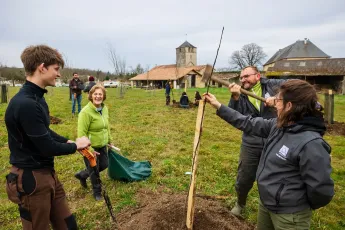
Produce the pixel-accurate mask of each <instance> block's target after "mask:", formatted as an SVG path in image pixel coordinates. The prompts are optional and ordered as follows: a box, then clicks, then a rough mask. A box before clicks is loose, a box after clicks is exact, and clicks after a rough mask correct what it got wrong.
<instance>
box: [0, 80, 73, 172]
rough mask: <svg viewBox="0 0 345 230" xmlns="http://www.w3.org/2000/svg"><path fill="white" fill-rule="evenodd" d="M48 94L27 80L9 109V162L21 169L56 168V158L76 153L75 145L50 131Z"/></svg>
mask: <svg viewBox="0 0 345 230" xmlns="http://www.w3.org/2000/svg"><path fill="white" fill-rule="evenodd" d="M46 92H47V90H45V89H42V88H40V87H39V86H37V85H35V84H33V83H32V82H29V81H27V82H25V84H24V85H23V87H22V88H21V90H20V91H19V92H18V93H17V94H16V95H15V96H14V97H13V98H12V99H11V101H10V103H9V105H8V107H7V110H6V114H5V122H6V128H7V131H8V145H9V148H10V152H11V154H10V163H11V164H12V165H14V166H16V167H18V168H25V169H40V168H54V156H59V155H67V154H71V153H74V152H75V151H76V150H77V146H76V144H74V143H72V144H69V143H66V142H67V139H66V138H65V137H62V136H60V135H58V134H57V133H55V132H54V131H53V130H51V129H50V128H49V124H50V118H49V109H48V105H47V103H46V101H45V99H44V97H43V95H44V93H46Z"/></svg>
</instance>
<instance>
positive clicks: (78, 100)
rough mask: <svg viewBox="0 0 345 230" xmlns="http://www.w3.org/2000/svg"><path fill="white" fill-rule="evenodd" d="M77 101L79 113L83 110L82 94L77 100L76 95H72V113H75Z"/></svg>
mask: <svg viewBox="0 0 345 230" xmlns="http://www.w3.org/2000/svg"><path fill="white" fill-rule="evenodd" d="M76 101H77V103H78V113H80V110H81V94H79V95H77V98H76V99H74V94H73V93H72V113H73V114H74V113H75V104H76Z"/></svg>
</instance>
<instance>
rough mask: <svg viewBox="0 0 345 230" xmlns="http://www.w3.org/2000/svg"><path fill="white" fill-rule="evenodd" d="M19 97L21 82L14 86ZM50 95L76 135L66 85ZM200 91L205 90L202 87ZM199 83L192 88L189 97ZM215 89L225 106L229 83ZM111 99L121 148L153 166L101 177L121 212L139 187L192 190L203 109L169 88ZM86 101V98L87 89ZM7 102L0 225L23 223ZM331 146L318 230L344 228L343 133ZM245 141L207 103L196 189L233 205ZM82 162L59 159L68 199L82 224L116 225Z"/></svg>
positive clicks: (249, 214)
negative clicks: (168, 102) (169, 99)
mask: <svg viewBox="0 0 345 230" xmlns="http://www.w3.org/2000/svg"><path fill="white" fill-rule="evenodd" d="M10 90H11V91H10V96H13V95H14V94H15V93H16V92H17V91H18V88H13V87H11V88H10ZM48 91H49V93H48V94H47V95H46V100H47V103H48V104H49V107H50V112H51V115H53V116H56V117H59V118H60V119H62V120H63V124H59V125H51V128H52V129H53V130H55V131H56V132H58V133H59V134H61V135H64V136H66V137H68V138H70V139H75V138H76V134H77V130H76V129H77V119H76V118H72V117H71V109H70V107H71V105H70V101H69V100H68V89H67V88H49V89H48ZM199 91H200V92H201V93H203V92H205V89H201V90H199ZM194 92H195V89H190V90H188V95H189V97H190V98H193V97H194ZM210 92H212V93H214V94H215V95H216V96H217V98H218V99H219V100H220V101H221V102H222V103H225V104H227V103H228V99H229V93H228V91H227V89H219V88H212V89H211V90H210ZM107 93H108V95H107V100H106V104H107V106H108V107H109V110H110V117H111V118H110V122H111V132H112V136H113V139H114V143H115V145H116V146H118V147H120V148H121V149H122V151H123V153H124V155H125V156H126V157H128V158H129V159H131V160H149V161H151V163H152V166H153V174H152V176H151V177H150V178H149V179H148V180H146V181H142V182H136V183H121V182H117V181H111V180H110V179H108V178H107V174H106V173H102V180H103V182H104V184H105V185H106V188H107V192H108V194H109V195H110V198H111V200H112V203H113V206H114V208H115V210H116V212H119V211H120V210H122V209H123V208H124V207H128V206H135V205H136V203H137V201H136V200H135V194H136V192H137V191H138V190H139V189H142V188H144V189H149V190H157V189H161V188H163V190H169V191H173V192H184V193H185V192H186V191H187V190H188V186H189V176H187V175H185V172H187V171H191V161H192V159H191V156H192V148H193V140H194V131H195V122H196V115H197V109H189V110H185V109H177V108H172V107H168V106H165V105H164V104H165V97H164V92H163V90H156V91H145V90H141V89H129V90H127V92H126V94H125V97H124V98H123V99H120V98H119V92H118V89H108V90H107ZM181 93H182V91H181V90H174V99H175V100H178V99H179V96H180V95H181ZM335 100H336V102H335V120H336V121H339V122H345V96H336V97H335ZM82 103H83V105H85V104H86V103H87V100H86V96H85V94H84V95H83V102H82ZM6 106H7V104H0V123H1V125H0V151H1V154H0V178H1V179H0V181H1V184H2V186H0V203H1V205H0V226H1V227H0V229H21V223H20V219H19V214H18V211H17V207H16V205H14V204H12V203H10V202H9V201H8V200H7V195H6V192H5V189H4V188H5V186H4V184H5V175H6V174H7V173H8V169H9V167H10V165H9V150H8V147H7V132H6V129H5V125H4V115H5V110H6ZM325 139H326V140H327V141H328V142H329V143H330V144H331V146H332V164H333V174H332V177H333V179H334V181H335V189H336V194H335V197H334V199H333V201H332V202H331V203H330V204H329V205H328V206H327V207H325V208H322V209H320V210H317V211H315V212H314V214H313V219H312V229H344V228H345V220H344V216H345V192H344V188H345V176H344V175H345V166H344V165H345V147H344V144H343V143H344V142H345V138H344V137H342V136H327V135H326V136H325ZM240 144H241V132H240V131H238V130H236V129H234V128H232V127H231V126H230V125H228V124H227V123H226V122H224V121H222V120H221V119H220V118H218V117H217V116H216V115H215V110H214V109H213V108H211V107H210V106H209V105H208V106H207V107H206V111H205V120H204V128H203V133H202V138H201V145H200V153H199V163H198V177H197V193H200V194H205V195H211V196H212V195H222V196H224V195H226V196H229V198H228V199H226V200H225V201H224V205H225V206H228V207H231V206H232V205H233V204H234V203H235V201H236V193H235V190H234V183H235V178H236V170H237V161H238V155H239V148H240ZM82 168H84V163H83V160H82V157H81V156H80V155H79V154H73V155H69V156H63V157H57V158H56V171H57V173H58V175H59V178H60V180H61V181H62V183H63V184H64V188H65V191H66V193H67V199H68V202H69V206H70V208H71V209H72V211H73V212H74V213H75V214H76V217H77V221H78V224H79V226H80V229H97V228H98V229H99V226H100V224H101V226H102V229H110V226H111V221H110V219H109V215H108V212H107V210H106V208H105V206H104V204H103V202H95V201H94V199H93V197H92V193H91V191H90V189H89V190H84V189H82V188H81V186H80V185H79V183H77V181H76V179H75V178H74V177H73V175H74V173H75V172H77V171H78V170H80V169H82ZM257 204H258V191H257V188H256V185H255V186H254V188H253V190H252V191H251V193H250V195H249V198H248V208H247V209H246V212H245V218H246V219H247V220H248V221H250V222H252V223H255V222H256V215H257Z"/></svg>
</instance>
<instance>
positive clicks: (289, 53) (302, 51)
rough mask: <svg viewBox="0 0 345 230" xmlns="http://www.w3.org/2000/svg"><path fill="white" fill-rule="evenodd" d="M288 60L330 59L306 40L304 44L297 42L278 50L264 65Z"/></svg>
mask: <svg viewBox="0 0 345 230" xmlns="http://www.w3.org/2000/svg"><path fill="white" fill-rule="evenodd" d="M305 43H306V44H305ZM289 58H330V56H328V55H327V54H325V53H324V52H323V51H322V50H321V49H319V48H318V47H317V46H316V45H314V43H312V42H311V41H310V40H306V42H305V41H301V40H298V41H296V42H295V43H294V44H291V45H289V46H287V47H285V48H283V49H280V50H278V51H277V52H276V53H275V54H274V55H273V56H272V57H271V58H270V59H269V60H268V61H267V62H266V63H265V64H264V65H268V64H270V63H273V62H276V61H279V60H282V59H289Z"/></svg>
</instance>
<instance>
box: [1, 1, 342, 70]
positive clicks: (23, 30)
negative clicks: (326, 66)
mask: <svg viewBox="0 0 345 230" xmlns="http://www.w3.org/2000/svg"><path fill="white" fill-rule="evenodd" d="M51 2H52V3H51ZM0 15H1V17H0V62H2V63H3V64H6V65H7V66H17V67H22V63H21V61H20V54H21V52H22V51H23V49H24V48H25V47H26V46H28V45H33V44H47V45H49V46H52V47H54V48H57V49H58V50H59V51H60V52H62V53H63V54H64V55H66V56H67V58H68V61H69V63H70V64H71V65H72V66H73V67H75V68H88V69H101V70H103V71H108V70H109V71H111V72H112V67H111V64H110V62H109V58H108V56H107V44H111V45H112V46H113V47H114V48H115V49H116V51H117V53H118V55H120V56H121V57H124V58H125V59H126V62H127V67H130V66H132V67H135V66H136V65H137V64H138V63H140V64H141V65H142V66H143V67H147V66H149V67H150V68H152V67H154V66H155V65H163V64H174V63H175V59H176V51H175V48H176V47H178V46H179V45H181V44H182V43H183V42H184V41H185V40H186V39H187V40H188V41H189V42H190V43H191V44H192V45H194V46H196V47H197V48H198V51H197V52H198V60H197V62H198V64H206V63H211V64H213V61H214V58H215V55H216V50H217V47H218V43H219V38H220V34H221V29H222V27H223V26H224V27H225V30H224V35H223V42H222V45H221V48H220V52H219V56H218V60H217V64H216V68H217V67H218V68H222V67H228V66H229V64H228V58H229V56H230V55H231V53H232V52H233V51H235V50H239V49H240V48H241V47H242V46H243V45H245V44H248V43H252V42H253V43H256V44H258V45H260V46H261V47H263V50H264V52H266V53H267V55H268V57H267V59H268V58H269V57H271V56H272V55H273V54H274V53H275V52H276V51H277V50H278V49H280V48H284V47H286V46H288V45H290V44H292V43H294V42H295V41H296V40H303V39H304V38H309V39H310V40H311V41H312V42H313V43H314V44H315V45H316V46H318V47H319V48H320V49H321V50H323V51H324V52H325V53H326V54H328V55H330V56H332V57H333V58H335V57H343V58H345V0H328V1H324V0H322V1H321V0H308V1H306V0H285V1H280V0H275V1H273V0H261V1H255V0H239V1H232V0H224V1H223V0H210V1H205V0H199V1H196V0H173V1H172V0H170V1H168V0H165V1H162V0H160V1H159V0H145V1H143V0H127V1H117V0H98V1H95V0H94V1H90V0H59V1H47V0H45V1H43V0H30V1H25V0H22V1H20V0H0ZM186 34H188V35H187V37H186Z"/></svg>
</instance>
